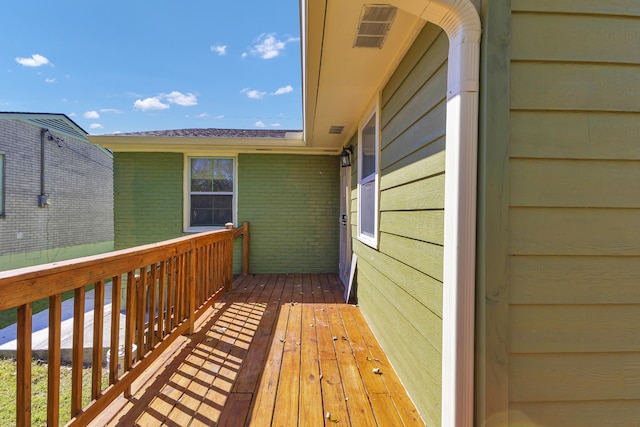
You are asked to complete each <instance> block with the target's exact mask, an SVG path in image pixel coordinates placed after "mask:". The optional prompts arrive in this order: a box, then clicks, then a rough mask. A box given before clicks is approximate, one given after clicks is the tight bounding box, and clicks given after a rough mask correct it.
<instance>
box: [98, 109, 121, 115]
mask: <svg viewBox="0 0 640 427" xmlns="http://www.w3.org/2000/svg"><path fill="white" fill-rule="evenodd" d="M100 112H101V113H111V114H122V111H120V110H117V109H115V108H101V109H100Z"/></svg>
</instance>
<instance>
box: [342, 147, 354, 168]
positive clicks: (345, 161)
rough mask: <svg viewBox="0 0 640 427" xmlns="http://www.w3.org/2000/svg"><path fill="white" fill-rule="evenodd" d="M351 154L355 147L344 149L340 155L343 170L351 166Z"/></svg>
mask: <svg viewBox="0 0 640 427" xmlns="http://www.w3.org/2000/svg"><path fill="white" fill-rule="evenodd" d="M351 153H353V145H350V146H348V147H342V153H340V165H341V166H342V167H343V168H348V167H349V166H351Z"/></svg>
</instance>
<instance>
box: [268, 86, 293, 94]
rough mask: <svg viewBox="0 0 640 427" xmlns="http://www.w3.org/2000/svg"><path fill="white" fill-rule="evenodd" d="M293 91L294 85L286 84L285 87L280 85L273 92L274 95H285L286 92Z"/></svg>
mask: <svg viewBox="0 0 640 427" xmlns="http://www.w3.org/2000/svg"><path fill="white" fill-rule="evenodd" d="M290 92H293V86H291V85H286V86H284V87H279V88H278V90H276V91H275V92H273V93H272V95H284V94H285V93H290Z"/></svg>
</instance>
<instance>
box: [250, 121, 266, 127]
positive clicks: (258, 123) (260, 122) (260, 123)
mask: <svg viewBox="0 0 640 427" xmlns="http://www.w3.org/2000/svg"><path fill="white" fill-rule="evenodd" d="M253 125H254V126H256V127H259V128H263V127H266V126H267V125H265V124H264V122H263V121H262V120H258V121H257V122H255V123H254V124H253Z"/></svg>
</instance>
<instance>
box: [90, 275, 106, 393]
mask: <svg viewBox="0 0 640 427" xmlns="http://www.w3.org/2000/svg"><path fill="white" fill-rule="evenodd" d="M93 297H94V298H93V360H92V362H93V363H92V365H91V398H92V399H95V398H97V397H98V394H100V392H101V391H102V334H103V333H104V281H103V280H99V281H97V282H96V284H95V285H94V288H93Z"/></svg>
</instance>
